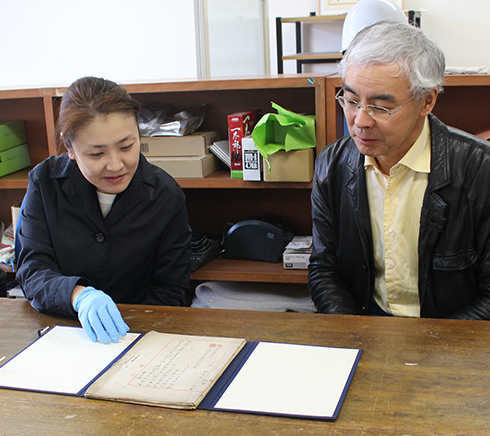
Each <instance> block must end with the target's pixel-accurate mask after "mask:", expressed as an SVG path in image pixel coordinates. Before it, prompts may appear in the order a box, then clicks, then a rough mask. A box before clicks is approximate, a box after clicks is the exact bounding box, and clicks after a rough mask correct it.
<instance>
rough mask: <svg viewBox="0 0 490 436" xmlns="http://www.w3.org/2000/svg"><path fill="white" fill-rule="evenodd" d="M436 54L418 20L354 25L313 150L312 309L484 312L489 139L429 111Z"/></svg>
mask: <svg viewBox="0 0 490 436" xmlns="http://www.w3.org/2000/svg"><path fill="white" fill-rule="evenodd" d="M444 68H445V66H444V55H443V53H442V52H441V50H440V49H439V48H438V47H437V46H436V45H435V44H434V43H433V42H432V41H431V40H430V39H428V38H427V37H426V36H425V35H424V34H423V32H422V31H421V30H420V29H417V28H415V27H413V26H410V25H408V24H400V23H393V22H381V23H377V24H374V25H372V26H370V27H367V28H365V29H363V30H361V31H360V32H359V33H358V35H357V36H356V38H355V39H354V40H353V42H352V44H351V45H350V47H349V49H348V51H347V52H346V54H345V56H344V58H343V60H342V62H341V69H342V77H343V86H342V89H341V90H340V91H339V93H338V94H337V97H336V98H337V100H338V102H339V103H340V105H341V106H342V108H343V109H344V115H345V119H346V122H347V126H348V128H349V133H350V136H347V137H344V138H341V139H339V140H337V141H336V142H334V143H333V144H331V145H329V146H328V147H325V149H323V150H322V151H321V153H320V154H319V155H318V158H317V162H316V169H315V178H314V182H313V191H312V215H313V250H312V255H311V258H310V267H309V287H310V290H311V294H312V298H313V301H314V302H315V304H316V306H317V308H318V311H319V312H322V313H330V314H352V315H355V314H357V315H361V314H379V315H394V316H407V317H432V318H459V319H490V182H489V181H488V178H489V175H490V147H489V146H488V144H487V143H486V142H485V141H483V140H480V139H479V138H476V137H474V136H472V135H469V134H466V133H464V132H461V131H458V130H456V129H453V128H450V127H447V126H445V125H444V124H443V123H442V122H441V121H439V120H438V119H437V118H436V117H435V116H434V115H432V114H431V111H432V109H433V108H434V105H435V103H436V100H437V96H438V93H439V92H440V90H441V89H442V83H443V80H444Z"/></svg>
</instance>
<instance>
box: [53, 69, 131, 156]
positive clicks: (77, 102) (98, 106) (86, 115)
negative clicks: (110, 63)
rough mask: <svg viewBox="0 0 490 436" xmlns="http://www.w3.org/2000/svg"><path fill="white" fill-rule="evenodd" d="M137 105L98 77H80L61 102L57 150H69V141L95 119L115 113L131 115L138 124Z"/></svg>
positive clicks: (126, 94)
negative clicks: (65, 148) (64, 148)
mask: <svg viewBox="0 0 490 436" xmlns="http://www.w3.org/2000/svg"><path fill="white" fill-rule="evenodd" d="M139 109H140V105H139V103H138V102H137V101H136V100H133V98H131V96H130V95H129V93H128V92H127V91H126V90H125V89H124V88H123V87H121V86H119V85H118V84H117V83H115V82H111V81H110V80H106V79H101V78H97V77H82V78H81V79H78V80H76V81H75V82H73V83H72V84H71V85H70V86H69V87H68V89H67V91H66V93H65V95H64V96H63V98H62V100H61V106H60V113H59V117H58V122H57V124H56V141H57V146H58V151H59V152H61V150H63V146H65V147H67V148H71V147H72V141H73V139H74V137H75V135H76V134H77V132H78V131H79V129H81V128H82V127H84V126H85V125H87V124H88V123H90V122H91V121H93V120H94V119H95V118H97V117H105V116H107V115H109V114H111V113H114V112H123V113H127V114H128V115H133V116H134V118H135V120H136V122H138V113H139Z"/></svg>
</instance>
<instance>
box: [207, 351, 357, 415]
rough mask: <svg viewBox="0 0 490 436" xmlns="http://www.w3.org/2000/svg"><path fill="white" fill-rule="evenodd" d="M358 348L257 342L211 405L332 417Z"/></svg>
mask: <svg viewBox="0 0 490 436" xmlns="http://www.w3.org/2000/svg"><path fill="white" fill-rule="evenodd" d="M360 352H361V350H359V349H347V348H330V347H318V346H310V345H295V344H280V343H270V342H260V343H259V344H258V345H257V348H256V349H255V350H254V351H253V353H252V354H251V356H250V357H249V358H248V360H247V361H246V363H245V364H244V365H243V367H242V369H241V370H240V372H239V373H238V374H237V376H236V377H235V378H234V380H233V381H232V382H231V384H230V386H229V387H228V388H227V390H226V391H225V393H224V394H223V395H222V396H221V398H220V399H219V401H218V402H217V403H216V405H215V407H214V408H215V409H217V410H219V409H222V410H236V411H240V410H241V411H249V412H259V413H272V414H287V415H298V416H311V417H315V416H317V417H333V416H334V414H335V410H336V409H337V406H338V405H339V402H341V400H342V395H343V393H344V390H345V389H346V385H347V383H348V382H349V378H350V376H351V373H352V372H353V370H354V369H355V364H356V361H357V358H358V355H359V353H360Z"/></svg>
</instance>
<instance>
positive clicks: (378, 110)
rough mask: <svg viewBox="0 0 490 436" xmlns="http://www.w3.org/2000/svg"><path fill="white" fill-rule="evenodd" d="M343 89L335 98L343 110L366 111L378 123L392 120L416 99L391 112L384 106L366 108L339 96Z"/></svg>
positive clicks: (369, 105)
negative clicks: (394, 115) (392, 116)
mask: <svg viewBox="0 0 490 436" xmlns="http://www.w3.org/2000/svg"><path fill="white" fill-rule="evenodd" d="M342 91H343V89H342V88H341V89H339V92H337V95H336V96H335V100H337V101H338V102H339V104H340V106H341V107H342V109H344V110H346V111H347V112H351V113H356V112H357V111H358V110H359V109H361V108H362V109H364V110H365V111H366V112H367V114H368V115H369V116H370V117H371V118H372V119H373V120H376V121H388V120H389V119H390V116H391V115H393V114H395V113H397V112H398V111H399V110H400V109H401V108H402V107H403V106H405V105H406V104H407V103H408V102H409V101H410V100H412V99H414V98H415V96H414V95H413V96H412V97H410V98H409V99H408V100H407V101H406V102H405V103H403V104H402V105H401V106H399V107H397V108H396V109H395V110H393V111H390V110H388V109H386V108H385V107H382V106H374V105H372V104H367V105H366V106H363V105H362V104H359V103H358V102H357V101H355V100H352V99H351V98H348V97H346V96H345V95H339V94H340V93H341V92H342Z"/></svg>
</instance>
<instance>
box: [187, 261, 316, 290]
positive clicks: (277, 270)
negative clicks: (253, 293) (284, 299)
mask: <svg viewBox="0 0 490 436" xmlns="http://www.w3.org/2000/svg"><path fill="white" fill-rule="evenodd" d="M191 280H223V281H234V282H237V281H239V282H263V283H300V284H306V283H308V271H307V270H288V269H284V267H283V264H282V262H281V263H268V262H258V261H253V260H235V259H223V258H222V257H218V258H217V259H215V260H213V261H211V262H209V263H208V264H206V265H204V266H203V267H202V268H200V269H198V270H197V271H195V272H194V273H192V275H191Z"/></svg>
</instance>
